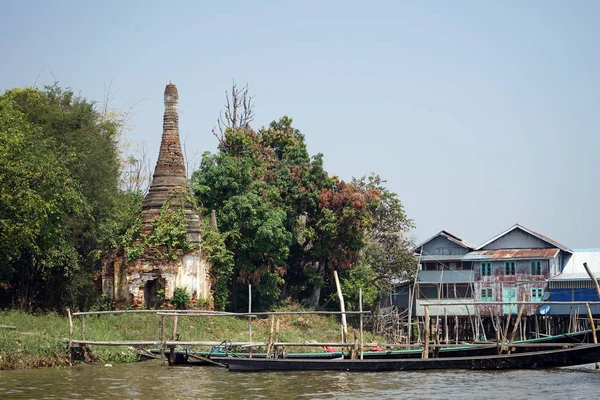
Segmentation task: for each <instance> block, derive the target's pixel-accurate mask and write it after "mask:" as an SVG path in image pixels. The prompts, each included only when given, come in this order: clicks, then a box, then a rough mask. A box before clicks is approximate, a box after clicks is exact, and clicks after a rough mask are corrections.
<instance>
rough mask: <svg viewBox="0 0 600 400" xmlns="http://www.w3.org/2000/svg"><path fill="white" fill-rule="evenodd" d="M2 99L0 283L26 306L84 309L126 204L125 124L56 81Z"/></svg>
mask: <svg viewBox="0 0 600 400" xmlns="http://www.w3.org/2000/svg"><path fill="white" fill-rule="evenodd" d="M0 102H1V104H2V105H1V111H0V112H1V115H0V120H1V121H0V137H1V139H0V155H2V157H1V161H0V209H1V213H0V221H1V222H0V225H1V226H2V227H1V228H0V230H1V233H0V235H1V237H2V244H0V252H1V254H0V263H1V264H0V271H1V272H0V275H1V276H2V286H3V287H5V288H8V289H7V290H6V291H7V293H8V295H9V296H10V297H11V298H12V300H13V301H14V302H15V303H16V304H18V305H19V306H21V307H25V308H33V307H62V306H63V305H64V304H67V303H69V304H71V305H73V306H77V307H84V306H85V305H86V304H88V302H89V301H90V299H93V297H94V296H93V294H94V291H93V289H94V287H93V283H92V274H93V273H94V272H95V271H97V270H98V268H99V253H100V252H99V251H98V249H99V248H100V247H101V246H102V240H101V236H102V230H103V226H106V225H107V224H108V221H109V220H110V219H111V218H113V217H114V216H115V214H116V213H115V210H117V209H118V208H119V206H120V204H119V197H118V194H119V191H118V188H117V183H118V177H119V165H120V163H119V153H118V149H117V136H118V133H119V131H120V130H119V123H118V122H117V121H114V120H111V119H109V118H106V117H105V116H103V115H102V114H101V113H100V112H98V111H97V110H96V108H95V105H94V103H93V102H89V101H87V100H86V99H84V98H81V97H78V96H75V95H74V93H73V92H72V91H70V90H63V89H61V88H59V87H58V86H57V85H54V86H51V87H47V88H45V89H44V90H39V89H37V88H24V89H12V90H9V91H6V92H5V93H4V94H3V95H1V96H0Z"/></svg>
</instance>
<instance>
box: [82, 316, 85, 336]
mask: <svg viewBox="0 0 600 400" xmlns="http://www.w3.org/2000/svg"><path fill="white" fill-rule="evenodd" d="M81 340H85V315H82V316H81Z"/></svg>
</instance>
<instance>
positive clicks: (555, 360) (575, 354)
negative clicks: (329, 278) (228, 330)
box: [216, 344, 600, 372]
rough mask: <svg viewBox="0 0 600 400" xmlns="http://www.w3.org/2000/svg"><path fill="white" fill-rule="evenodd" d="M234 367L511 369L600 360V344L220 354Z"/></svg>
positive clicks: (351, 369) (255, 368)
mask: <svg viewBox="0 0 600 400" xmlns="http://www.w3.org/2000/svg"><path fill="white" fill-rule="evenodd" d="M216 361H218V362H220V363H222V364H225V365H226V366H227V368H228V369H229V370H230V371H234V372H250V371H357V372H358V371H363V372H379V371H425V370H450V369H466V370H507V369H540V368H556V367H568V366H573V365H582V364H589V363H593V362H598V361H600V345H598V344H584V345H578V346H575V347H572V348H568V349H559V350H548V351H538V352H532V353H517V354H508V355H494V356H475V357H447V358H429V359H383V360H303V359H297V360H290V359H249V358H236V357H223V358H217V359H216Z"/></svg>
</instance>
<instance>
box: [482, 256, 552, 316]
mask: <svg viewBox="0 0 600 400" xmlns="http://www.w3.org/2000/svg"><path fill="white" fill-rule="evenodd" d="M507 261H508V262H511V261H512V262H514V263H515V274H514V275H506V273H505V262H507ZM531 261H532V260H502V261H497V260H494V261H481V262H477V263H475V283H474V285H473V286H474V289H475V290H474V293H473V295H474V298H475V301H476V302H477V301H484V299H482V297H481V294H482V289H492V296H493V298H492V300H491V301H508V300H509V299H505V289H516V299H511V300H514V301H534V299H533V298H532V290H533V289H542V290H543V293H547V292H548V284H547V282H546V280H547V279H548V278H549V277H550V269H551V267H550V266H551V264H555V263H556V258H555V257H553V258H551V259H542V260H540V261H541V274H539V275H538V274H532V273H531V272H532V270H531ZM483 262H486V263H488V262H489V263H491V275H489V276H482V274H481V263H483ZM478 308H479V312H480V313H481V314H483V315H489V314H490V313H492V314H503V313H505V309H504V307H503V306H478ZM538 308H539V306H536V305H526V306H525V309H524V313H525V315H533V314H535V313H537V310H538ZM517 311H518V308H517V306H514V307H513V311H512V312H513V313H517Z"/></svg>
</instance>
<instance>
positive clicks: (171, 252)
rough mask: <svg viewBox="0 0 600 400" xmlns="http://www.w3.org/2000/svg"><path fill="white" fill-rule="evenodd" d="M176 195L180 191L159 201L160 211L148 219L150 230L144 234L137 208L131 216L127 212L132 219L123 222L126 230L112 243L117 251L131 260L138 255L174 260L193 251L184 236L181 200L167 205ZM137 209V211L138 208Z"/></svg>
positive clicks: (185, 230)
mask: <svg viewBox="0 0 600 400" xmlns="http://www.w3.org/2000/svg"><path fill="white" fill-rule="evenodd" d="M177 195H180V194H178V193H173V194H172V195H171V197H170V198H169V200H168V201H167V202H166V203H165V204H163V206H162V207H161V209H160V214H159V215H158V217H156V218H155V219H154V221H152V231H151V232H150V234H149V235H148V236H146V235H144V234H142V233H141V232H140V229H141V227H142V221H141V217H140V215H141V214H140V213H139V211H138V213H137V215H135V216H134V215H133V214H131V216H132V217H133V219H132V220H131V221H128V222H126V223H124V224H123V226H124V227H126V228H127V229H126V230H125V232H124V233H123V234H122V236H120V240H119V242H118V243H115V248H116V249H117V251H119V250H121V249H122V250H123V251H124V253H125V254H126V256H127V260H133V259H136V258H139V257H141V256H152V257H154V258H164V259H167V260H175V259H177V257H179V256H181V255H182V254H187V253H189V252H191V251H192V250H194V248H195V247H194V245H193V244H192V243H190V242H189V241H188V238H187V220H186V216H185V207H184V203H183V202H181V204H180V205H178V206H172V204H171V202H172V200H173V198H174V197H175V196H177ZM181 195H182V196H183V198H184V199H186V198H187V197H186V196H185V193H183V194H181ZM192 201H193V199H192ZM140 205H141V202H140ZM139 208H140V210H141V207H139ZM149 249H152V250H153V253H152V255H150V254H149V253H148V250H149Z"/></svg>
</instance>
